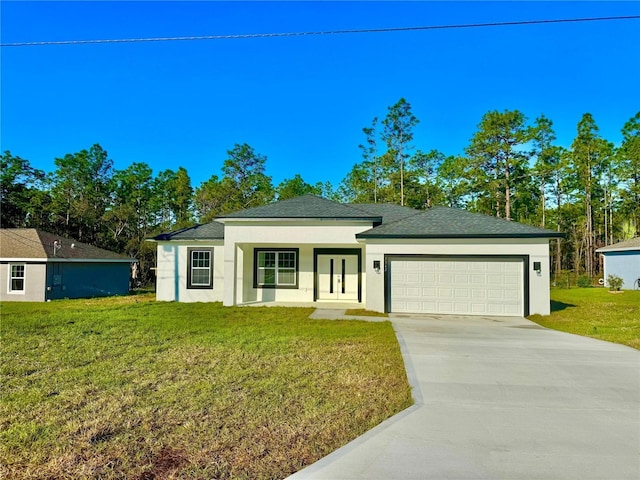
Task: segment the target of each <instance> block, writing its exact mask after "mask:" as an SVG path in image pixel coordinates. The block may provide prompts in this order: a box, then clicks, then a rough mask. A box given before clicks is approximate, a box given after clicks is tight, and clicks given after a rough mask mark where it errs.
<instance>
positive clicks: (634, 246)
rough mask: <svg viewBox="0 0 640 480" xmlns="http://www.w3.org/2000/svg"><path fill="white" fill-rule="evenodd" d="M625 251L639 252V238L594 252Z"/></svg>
mask: <svg viewBox="0 0 640 480" xmlns="http://www.w3.org/2000/svg"><path fill="white" fill-rule="evenodd" d="M626 250H640V237H636V238H632V239H631V240H626V241H624V242H618V243H614V244H613V245H607V246H606V247H602V248H599V249H597V250H596V252H602V253H606V252H622V251H626Z"/></svg>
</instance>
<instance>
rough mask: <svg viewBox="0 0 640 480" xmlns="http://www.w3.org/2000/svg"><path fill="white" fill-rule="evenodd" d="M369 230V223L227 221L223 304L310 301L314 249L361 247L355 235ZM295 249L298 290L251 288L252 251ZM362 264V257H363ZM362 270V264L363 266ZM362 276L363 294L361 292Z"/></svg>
mask: <svg viewBox="0 0 640 480" xmlns="http://www.w3.org/2000/svg"><path fill="white" fill-rule="evenodd" d="M369 228H371V222H360V221H354V222H348V223H347V224H346V225H345V222H344V221H343V222H331V221H324V222H317V221H299V222H298V221H293V222H279V221H268V222H264V223H263V224H257V225H256V224H255V222H236V221H233V222H228V223H226V224H225V240H224V243H225V247H224V250H225V253H224V266H225V270H224V277H225V278H229V279H233V280H231V281H229V282H228V283H227V284H226V287H225V293H224V304H225V305H227V306H230V305H237V304H241V303H252V302H267V301H274V302H312V301H313V295H314V290H313V285H314V271H313V248H314V247H316V248H319V247H321V248H362V245H361V244H360V243H358V242H357V241H356V239H355V235H356V234H357V233H360V232H363V231H365V230H367V229H369ZM269 247H278V248H286V247H291V248H298V249H299V256H298V262H299V264H298V275H299V277H298V288H296V289H292V288H254V286H253V276H254V265H253V251H254V249H255V248H269ZM363 263H364V255H363ZM363 269H364V265H363ZM364 283H365V281H364V274H363V292H364Z"/></svg>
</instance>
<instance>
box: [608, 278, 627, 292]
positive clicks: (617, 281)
mask: <svg viewBox="0 0 640 480" xmlns="http://www.w3.org/2000/svg"><path fill="white" fill-rule="evenodd" d="M607 283H608V284H609V290H611V291H612V292H613V291H615V290H620V287H622V284H623V283H624V280H622V279H621V278H620V277H618V276H617V275H607Z"/></svg>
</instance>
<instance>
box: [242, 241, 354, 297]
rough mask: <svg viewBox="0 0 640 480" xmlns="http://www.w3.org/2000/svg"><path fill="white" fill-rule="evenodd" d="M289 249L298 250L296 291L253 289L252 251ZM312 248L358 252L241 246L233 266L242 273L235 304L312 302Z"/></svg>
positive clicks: (334, 247)
mask: <svg viewBox="0 0 640 480" xmlns="http://www.w3.org/2000/svg"><path fill="white" fill-rule="evenodd" d="M270 247H277V248H285V249H286V248H291V249H294V248H296V249H298V287H297V288H261V287H257V288H256V287H254V276H255V266H254V250H255V249H256V248H261V249H262V248H266V249H268V248H270ZM315 248H332V249H336V250H339V249H353V248H360V246H359V245H355V246H354V245H353V244H339V245H336V244H332V245H308V244H302V245H299V244H280V243H279V244H277V245H273V244H265V243H257V244H251V245H242V246H239V247H238V251H237V255H236V262H237V265H238V267H237V268H238V271H240V272H242V273H241V276H239V278H240V277H241V278H242V280H241V281H240V280H239V283H240V284H241V285H238V289H237V291H236V295H237V298H236V304H241V303H255V302H291V303H295V302H313V301H314V279H315V275H316V274H315V272H314V270H313V256H314V249H315ZM362 263H363V264H362V268H363V270H364V255H362ZM240 287H241V288H240ZM364 289H365V275H364V272H363V273H362V291H363V292H364V291H365V290H364Z"/></svg>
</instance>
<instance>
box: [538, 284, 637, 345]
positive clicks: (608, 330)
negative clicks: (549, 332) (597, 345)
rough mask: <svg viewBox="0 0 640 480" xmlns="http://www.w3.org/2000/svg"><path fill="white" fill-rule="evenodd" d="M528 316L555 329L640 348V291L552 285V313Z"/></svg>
mask: <svg viewBox="0 0 640 480" xmlns="http://www.w3.org/2000/svg"><path fill="white" fill-rule="evenodd" d="M529 319H530V320H532V321H534V322H536V323H538V324H540V325H542V326H544V327H548V328H553V329H554V330H561V331H563V332H569V333H576V334H578V335H584V336H587V337H593V338H598V339H600V340H606V341H608V342H615V343H622V344H624V345H628V346H630V347H633V348H637V349H640V321H639V320H638V319H640V291H632V290H626V291H625V292H624V293H622V294H617V295H616V294H612V293H609V291H608V290H606V289H604V288H578V289H561V288H552V289H551V315H548V316H544V317H543V316H541V315H532V316H530V317H529Z"/></svg>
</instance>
